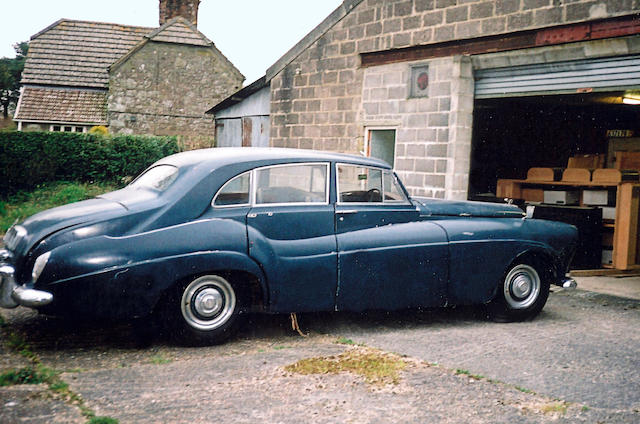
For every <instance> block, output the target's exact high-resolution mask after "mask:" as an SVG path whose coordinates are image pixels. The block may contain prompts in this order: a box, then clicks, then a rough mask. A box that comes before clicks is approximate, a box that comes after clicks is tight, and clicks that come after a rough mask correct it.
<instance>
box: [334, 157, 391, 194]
mask: <svg viewBox="0 0 640 424" xmlns="http://www.w3.org/2000/svg"><path fill="white" fill-rule="evenodd" d="M338 190H340V193H339V197H338V201H340V202H354V203H372V202H373V203H377V202H382V170H380V169H375V168H367V167H364V166H355V165H338Z"/></svg>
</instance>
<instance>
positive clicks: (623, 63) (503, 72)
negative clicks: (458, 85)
mask: <svg viewBox="0 0 640 424" xmlns="http://www.w3.org/2000/svg"><path fill="white" fill-rule="evenodd" d="M474 76H475V97H476V98H477V99H490V98H496V97H521V96H537V95H542V94H573V93H584V92H591V91H616V90H620V89H638V88H640V55H634V56H622V57H614V58H598V59H585V60H577V61H567V62H554V63H545V64H538V65H523V66H513V67H508V68H494V69H481V70H477V71H475V74H474Z"/></svg>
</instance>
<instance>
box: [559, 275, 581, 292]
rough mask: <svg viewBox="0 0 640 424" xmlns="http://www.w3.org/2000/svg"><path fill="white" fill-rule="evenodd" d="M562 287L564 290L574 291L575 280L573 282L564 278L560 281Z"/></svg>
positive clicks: (571, 279)
mask: <svg viewBox="0 0 640 424" xmlns="http://www.w3.org/2000/svg"><path fill="white" fill-rule="evenodd" d="M562 287H564V288H565V289H575V288H576V287H578V283H576V280H574V279H573V278H569V277H565V278H564V279H563V280H562Z"/></svg>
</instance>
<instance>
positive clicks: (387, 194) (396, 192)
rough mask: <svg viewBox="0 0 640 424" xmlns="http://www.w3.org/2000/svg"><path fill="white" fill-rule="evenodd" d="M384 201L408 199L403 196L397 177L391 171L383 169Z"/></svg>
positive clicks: (404, 200) (395, 201)
mask: <svg viewBox="0 0 640 424" xmlns="http://www.w3.org/2000/svg"><path fill="white" fill-rule="evenodd" d="M383 178H384V181H383V186H384V201H385V202H389V203H407V202H408V199H407V196H405V194H404V191H402V187H400V184H399V183H398V179H397V178H396V176H395V175H394V173H393V172H391V171H384V176H383Z"/></svg>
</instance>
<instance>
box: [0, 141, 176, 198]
mask: <svg viewBox="0 0 640 424" xmlns="http://www.w3.org/2000/svg"><path fill="white" fill-rule="evenodd" d="M178 150H179V149H178V144H177V142H176V139H175V138H174V137H150V136H130V135H125V136H116V137H104V136H101V135H99V134H74V133H64V132H59V133H58V132H1V133H0V197H6V196H7V195H8V194H11V193H15V192H17V191H19V190H32V189H33V188H35V187H37V186H38V185H41V184H44V183H47V182H53V181H83V182H88V181H99V182H104V183H118V182H120V181H122V179H123V178H126V177H131V176H135V175H137V174H139V173H140V172H142V171H143V170H144V169H145V168H146V167H148V166H149V165H151V164H152V163H153V162H155V161H156V160H158V159H160V158H162V157H165V156H168V155H170V154H173V153H177V152H178Z"/></svg>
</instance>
